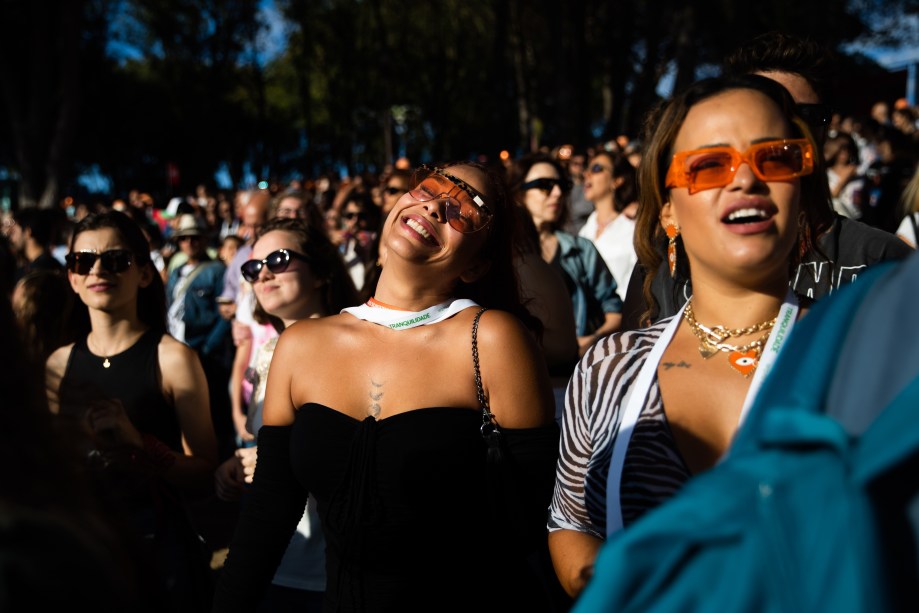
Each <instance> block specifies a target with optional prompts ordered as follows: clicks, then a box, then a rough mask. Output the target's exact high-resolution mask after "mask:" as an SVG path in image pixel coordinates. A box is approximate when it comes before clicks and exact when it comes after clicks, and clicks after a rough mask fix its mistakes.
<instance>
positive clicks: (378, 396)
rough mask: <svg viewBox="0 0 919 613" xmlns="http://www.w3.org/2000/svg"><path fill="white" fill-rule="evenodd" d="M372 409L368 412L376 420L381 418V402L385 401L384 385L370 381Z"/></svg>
mask: <svg viewBox="0 0 919 613" xmlns="http://www.w3.org/2000/svg"><path fill="white" fill-rule="evenodd" d="M369 395H370V407H369V408H368V409H367V412H368V413H369V415H370V416H371V417H373V418H374V419H376V418H377V417H379V416H380V400H382V399H383V384H382V383H377V382H376V381H374V380H373V379H371V380H370V394H369Z"/></svg>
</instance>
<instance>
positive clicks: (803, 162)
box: [665, 138, 814, 194]
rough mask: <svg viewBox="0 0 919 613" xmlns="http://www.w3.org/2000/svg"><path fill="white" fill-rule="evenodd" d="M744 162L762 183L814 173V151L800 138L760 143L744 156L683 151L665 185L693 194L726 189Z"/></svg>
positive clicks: (729, 151)
mask: <svg viewBox="0 0 919 613" xmlns="http://www.w3.org/2000/svg"><path fill="white" fill-rule="evenodd" d="M744 162H746V163H747V164H749V165H750V169H751V170H752V171H753V174H754V175H756V178H757V179H759V180H760V181H790V180H792V179H794V178H796V177H802V176H804V175H809V174H810V173H812V172H813V171H814V147H813V145H811V143H810V141H808V140H807V139H805V138H799V139H793V140H770V141H765V142H762V143H757V144H755V145H753V146H752V147H750V148H749V149H747V150H746V151H744V152H740V151H737V150H736V149H734V148H733V147H707V148H704V149H693V150H690V151H681V152H679V153H677V154H676V155H674V156H673V161H672V162H671V163H670V170H668V171H667V178H666V180H665V185H666V187H668V188H673V187H686V188H689V193H690V194H694V193H696V192H700V191H702V190H706V189H712V188H715V187H724V186H725V185H727V184H728V183H730V182H731V181H733V180H734V175H736V174H737V169H738V168H740V166H741V164H743V163H744Z"/></svg>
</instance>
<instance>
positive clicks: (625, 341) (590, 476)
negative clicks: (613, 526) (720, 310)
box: [548, 318, 689, 538]
mask: <svg viewBox="0 0 919 613" xmlns="http://www.w3.org/2000/svg"><path fill="white" fill-rule="evenodd" d="M669 321H670V319H669V318H668V319H664V320H662V321H660V322H658V323H656V324H655V325H653V326H651V327H649V328H644V329H640V330H632V331H629V332H624V333H621V334H612V335H610V336H608V337H606V338H604V339H602V340H601V341H600V342H598V343H597V344H596V345H594V346H593V347H592V348H591V349H590V350H589V351H588V352H587V354H586V355H585V356H584V357H583V358H582V359H581V361H580V363H579V364H578V367H577V369H576V370H575V372H574V375H573V376H572V378H571V381H570V382H569V384H568V391H567V394H566V398H565V413H564V418H563V423H562V439H561V444H560V445H561V449H560V453H559V460H558V466H557V470H556V480H555V492H554V494H553V497H552V505H551V506H550V508H549V522H548V528H549V531H555V530H576V531H578V532H586V533H588V534H592V535H594V536H596V537H599V538H605V537H606V481H607V476H608V473H609V466H610V459H611V457H612V451H613V443H614V442H615V439H616V436H617V435H618V431H619V424H620V422H621V420H622V415H623V413H624V411H625V407H626V404H627V401H628V392H629V390H630V389H631V387H632V385H633V384H634V383H635V379H636V378H637V377H638V373H639V372H640V370H641V367H642V366H643V365H644V362H645V359H646V358H647V356H648V353H649V352H650V351H651V347H653V345H654V343H655V342H656V341H657V340H658V339H659V338H660V336H661V333H662V332H663V330H664V328H665V327H666V326H667V324H668V323H669ZM688 477H689V472H688V470H687V469H686V466H685V464H684V462H683V460H682V459H681V457H680V455H679V453H678V452H677V450H676V446H675V445H674V441H673V437H672V434H671V432H670V428H669V426H668V425H667V421H666V417H665V415H664V408H663V405H662V404H661V395H660V387H659V386H658V381H657V377H655V378H654V380H653V382H652V384H651V390H650V392H649V394H648V399H647V401H646V403H645V406H644V409H643V410H642V413H641V415H640V417H639V421H638V424H637V425H636V428H635V430H634V431H633V434H632V438H631V440H630V442H629V448H628V450H627V453H626V458H625V468H624V470H623V475H622V489H621V492H620V496H621V501H622V510H623V519H624V522H625V525H628V524H629V523H630V522H632V521H634V520H635V519H637V518H638V517H639V516H640V515H641V514H642V513H644V512H645V511H647V510H649V509H651V508H653V507H655V506H657V505H658V504H660V502H662V501H663V500H666V499H667V498H669V497H670V496H671V495H672V494H673V493H674V492H675V491H676V490H678V489H679V488H680V487H681V486H682V484H683V483H685V481H686V480H687V479H688Z"/></svg>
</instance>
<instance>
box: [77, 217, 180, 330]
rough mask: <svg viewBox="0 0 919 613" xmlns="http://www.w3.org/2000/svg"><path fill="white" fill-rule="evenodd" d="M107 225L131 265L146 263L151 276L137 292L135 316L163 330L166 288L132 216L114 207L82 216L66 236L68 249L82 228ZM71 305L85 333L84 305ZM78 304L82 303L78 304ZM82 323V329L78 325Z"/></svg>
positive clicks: (86, 325)
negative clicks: (123, 246) (125, 249)
mask: <svg viewBox="0 0 919 613" xmlns="http://www.w3.org/2000/svg"><path fill="white" fill-rule="evenodd" d="M103 228H111V229H113V230H115V231H116V232H117V233H118V235H119V237H120V238H121V240H123V241H124V242H125V244H126V245H127V247H128V249H129V250H130V251H131V253H132V254H133V255H134V265H135V266H137V267H138V268H143V267H144V266H149V267H150V272H151V273H152V274H151V277H152V280H151V281H150V284H149V285H147V287H142V288H140V290H139V291H138V293H137V316H138V318H139V319H140V320H141V321H142V322H143V323H144V324H145V325H146V326H147V327H149V328H150V329H152V330H155V331H157V332H160V333H165V332H166V289H165V288H164V287H163V279H162V278H161V277H160V275H159V272H157V270H156V269H155V268H154V267H153V261H152V260H151V259H150V244H149V243H148V242H147V239H146V237H145V236H144V233H143V230H141V228H140V226H139V225H137V222H135V221H134V220H133V219H131V218H130V217H128V216H127V215H125V214H124V213H120V212H118V211H106V212H104V213H94V214H92V215H87V216H86V217H84V218H83V219H82V220H81V221H80V223H78V224H77V227H76V228H74V231H73V238H71V239H70V250H71V251H73V246H74V245H75V244H76V241H77V237H78V236H79V235H80V234H82V233H83V232H89V231H91V230H102V229H103ZM76 303H77V304H75V305H74V306H75V308H74V315H75V322H74V323H75V325H76V327H77V329H78V330H79V331H80V332H81V333H82V332H85V333H89V328H90V325H89V315H88V310H87V308H86V305H84V304H83V302H82V301H79V300H78V301H76ZM81 305H82V306H81ZM84 326H85V329H82V328H83V327H84Z"/></svg>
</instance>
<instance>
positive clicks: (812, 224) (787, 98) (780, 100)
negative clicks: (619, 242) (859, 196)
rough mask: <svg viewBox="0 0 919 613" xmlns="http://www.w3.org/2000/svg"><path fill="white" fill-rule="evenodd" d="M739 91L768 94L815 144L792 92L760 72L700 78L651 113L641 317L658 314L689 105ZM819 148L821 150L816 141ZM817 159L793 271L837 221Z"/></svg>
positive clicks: (639, 229) (681, 275)
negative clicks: (657, 288) (672, 192)
mask: <svg viewBox="0 0 919 613" xmlns="http://www.w3.org/2000/svg"><path fill="white" fill-rule="evenodd" d="M735 89H749V90H753V91H757V92H760V93H762V94H764V95H765V96H766V97H767V98H769V99H770V100H772V101H773V102H774V103H775V104H776V106H778V108H779V109H780V110H781V112H782V115H784V117H785V119H786V121H787V122H788V125H789V128H790V130H791V132H792V134H793V137H794V138H807V139H808V140H810V141H811V143H812V144H814V139H813V136H812V135H811V133H810V130H809V129H808V127H807V124H806V123H805V122H804V121H803V120H802V119H801V118H800V117H798V116H797V114H796V113H795V103H794V100H792V98H791V95H790V94H789V93H788V91H787V90H786V89H785V88H784V87H782V86H781V85H779V84H778V83H776V82H775V81H773V80H771V79H767V78H766V77H761V76H758V75H739V76H736V77H723V78H711V79H703V80H701V81H697V82H696V83H693V84H692V85H690V86H689V87H688V88H686V89H685V90H683V91H682V92H681V93H679V94H677V95H676V96H675V97H674V98H673V99H672V100H671V101H670V102H668V103H666V104H664V105H663V106H662V107H660V108H659V109H657V110H655V111H652V112H651V113H650V114H649V115H648V117H647V118H646V121H645V137H644V138H643V139H642V140H643V142H646V143H648V145H647V149H646V150H645V154H644V155H643V156H642V162H641V164H640V165H639V168H638V180H639V208H638V216H637V218H636V220H635V239H634V241H635V252H636V254H637V255H638V261H639V263H640V264H641V266H642V268H643V269H644V270H645V272H646V276H645V280H644V287H643V292H644V297H645V303H646V304H647V305H648V308H649V311H648V312H646V313H645V314H643V316H642V321H644V322H647V321H649V320H650V319H651V318H653V317H654V316H655V315H656V313H657V311H658V304H657V301H656V300H655V298H654V295H653V294H652V292H651V286H652V283H653V281H654V277H655V276H656V274H657V272H658V269H659V266H660V264H661V262H663V258H664V256H663V253H664V250H662V249H661V245H662V244H664V245H665V244H666V241H667V238H666V236H665V234H664V230H663V228H661V224H660V214H661V209H662V208H663V206H664V202H666V200H667V199H668V198H669V190H668V189H667V187H666V186H665V184H664V181H665V177H666V176H667V170H668V169H669V167H670V161H671V159H672V157H673V154H674V153H675V152H674V151H673V143H674V141H676V137H677V134H678V133H679V131H680V128H681V127H682V126H683V121H684V120H685V119H686V115H687V114H688V113H689V109H691V108H692V107H693V106H695V105H696V104H698V103H700V102H702V101H704V100H707V99H709V98H712V97H714V96H717V95H719V94H722V93H724V92H726V91H730V90H735ZM814 150H815V151H817V145H816V144H814ZM814 158H815V159H814V172H813V173H811V174H810V175H807V176H804V177H801V178H800V181H801V195H800V203H801V205H800V209H801V218H800V219H799V227H798V231H799V236H798V239H799V246H798V249H797V250H796V251H795V252H793V253H791V254H790V257H789V270H794V268H795V267H796V266H797V264H798V262H799V261H800V257H801V255H802V254H804V253H805V252H806V251H808V250H810V249H813V248H814V245H815V240H816V237H817V236H819V234H820V233H821V232H823V231H825V230H826V229H828V227H829V224H830V223H831V222H832V216H831V213H832V201H831V198H830V191H829V186H828V184H827V179H826V171H825V168H824V165H823V161H822V156H820V155H815V156H814ZM682 243H683V241H682V239H677V254H678V257H677V261H678V262H679V264H678V267H677V281H680V280H686V279H688V278H689V266H688V260H687V257H686V252H685V251H684V250H683V245H682Z"/></svg>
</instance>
